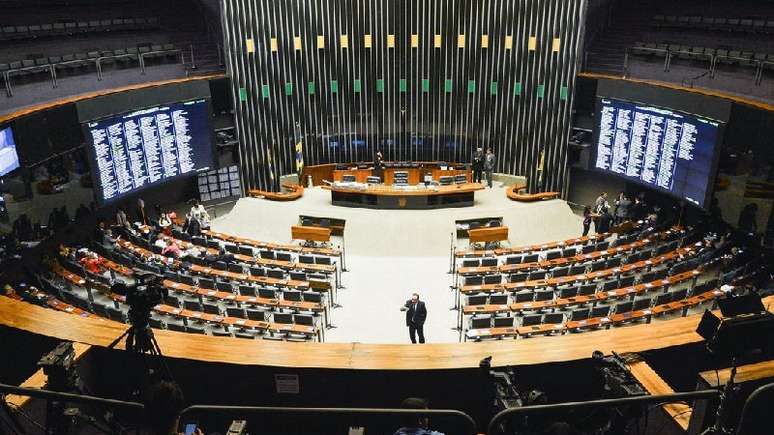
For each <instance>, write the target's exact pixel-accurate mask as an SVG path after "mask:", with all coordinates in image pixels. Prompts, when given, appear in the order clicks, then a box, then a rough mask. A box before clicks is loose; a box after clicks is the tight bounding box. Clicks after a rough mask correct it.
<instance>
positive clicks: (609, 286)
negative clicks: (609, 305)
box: [602, 279, 620, 291]
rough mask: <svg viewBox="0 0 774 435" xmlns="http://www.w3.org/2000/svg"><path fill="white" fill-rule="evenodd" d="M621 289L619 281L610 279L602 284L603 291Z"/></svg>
mask: <svg viewBox="0 0 774 435" xmlns="http://www.w3.org/2000/svg"><path fill="white" fill-rule="evenodd" d="M618 287H620V286H619V285H618V280H617V279H610V280H607V281H604V282H603V283H602V291H609V290H613V289H616V288H618Z"/></svg>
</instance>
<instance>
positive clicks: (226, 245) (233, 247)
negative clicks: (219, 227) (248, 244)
mask: <svg viewBox="0 0 774 435" xmlns="http://www.w3.org/2000/svg"><path fill="white" fill-rule="evenodd" d="M223 249H225V250H226V252H230V253H232V254H238V253H239V247H238V246H237V245H235V244H233V243H224V244H223Z"/></svg>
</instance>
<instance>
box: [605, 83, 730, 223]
mask: <svg viewBox="0 0 774 435" xmlns="http://www.w3.org/2000/svg"><path fill="white" fill-rule="evenodd" d="M597 117H598V124H597V126H596V127H597V131H596V132H595V137H596V139H597V140H596V147H595V148H596V149H595V151H596V153H595V156H594V160H593V161H594V168H595V169H596V170H599V171H603V172H607V173H610V174H614V175H617V176H620V177H623V178H624V179H626V180H627V181H631V182H635V183H639V184H642V185H645V186H648V187H652V188H655V189H657V190H660V191H663V192H666V193H669V194H672V195H674V196H675V197H678V198H680V199H684V200H686V201H688V202H690V203H692V204H695V205H697V206H699V207H702V208H704V207H705V206H706V204H707V200H708V197H709V195H710V194H711V193H712V184H713V183H714V180H715V171H716V167H717V154H718V153H717V151H718V144H719V142H720V138H721V133H722V128H723V126H724V123H723V122H720V121H717V120H713V119H710V118H707V117H702V116H696V115H691V114H688V113H685V112H681V111H677V110H673V109H669V108H664V107H657V106H652V105H648V104H642V103H637V102H632V101H625V100H619V99H615V98H608V97H600V98H599V101H598V111H597Z"/></svg>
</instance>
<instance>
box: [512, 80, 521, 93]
mask: <svg viewBox="0 0 774 435" xmlns="http://www.w3.org/2000/svg"><path fill="white" fill-rule="evenodd" d="M513 95H521V82H516V83H514V84H513Z"/></svg>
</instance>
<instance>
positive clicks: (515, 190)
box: [505, 184, 559, 202]
mask: <svg viewBox="0 0 774 435" xmlns="http://www.w3.org/2000/svg"><path fill="white" fill-rule="evenodd" d="M526 188H527V185H526V184H514V185H513V186H510V187H508V188H507V189H505V195H506V196H507V197H508V199H510V200H513V201H519V202H535V201H542V200H544V199H556V198H559V192H538V193H519V191H520V190H522V189H526Z"/></svg>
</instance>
